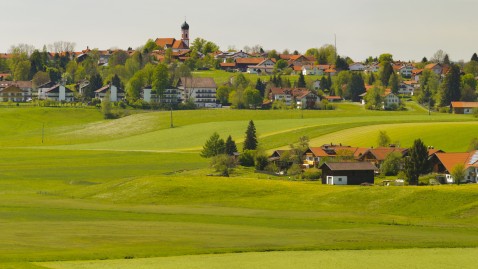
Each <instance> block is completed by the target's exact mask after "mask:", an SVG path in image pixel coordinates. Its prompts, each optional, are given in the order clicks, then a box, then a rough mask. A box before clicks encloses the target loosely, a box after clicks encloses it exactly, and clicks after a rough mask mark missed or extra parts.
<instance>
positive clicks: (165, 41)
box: [154, 38, 176, 48]
mask: <svg viewBox="0 0 478 269" xmlns="http://www.w3.org/2000/svg"><path fill="white" fill-rule="evenodd" d="M175 40H176V39H175V38H156V40H155V41H154V42H155V43H156V45H158V46H159V47H161V48H164V47H165V46H167V47H171V46H173V44H174V41H175Z"/></svg>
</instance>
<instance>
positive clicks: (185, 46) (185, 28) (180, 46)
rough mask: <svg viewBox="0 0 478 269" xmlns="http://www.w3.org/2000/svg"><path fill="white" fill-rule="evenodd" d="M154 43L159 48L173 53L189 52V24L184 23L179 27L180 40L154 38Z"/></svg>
mask: <svg viewBox="0 0 478 269" xmlns="http://www.w3.org/2000/svg"><path fill="white" fill-rule="evenodd" d="M154 42H155V43H156V44H157V45H158V46H159V47H161V48H164V49H169V48H171V49H172V50H173V52H183V51H186V50H189V24H188V23H187V22H186V21H184V23H183V24H182V25H181V40H177V39H175V38H156V40H155V41H154Z"/></svg>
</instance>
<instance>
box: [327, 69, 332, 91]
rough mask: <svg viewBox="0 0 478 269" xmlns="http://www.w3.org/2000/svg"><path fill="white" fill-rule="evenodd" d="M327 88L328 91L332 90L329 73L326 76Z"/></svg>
mask: <svg viewBox="0 0 478 269" xmlns="http://www.w3.org/2000/svg"><path fill="white" fill-rule="evenodd" d="M327 87H328V89H329V90H330V89H332V77H331V76H330V73H329V75H328V76H327Z"/></svg>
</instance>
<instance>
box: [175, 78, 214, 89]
mask: <svg viewBox="0 0 478 269" xmlns="http://www.w3.org/2000/svg"><path fill="white" fill-rule="evenodd" d="M180 84H181V85H183V86H186V88H216V87H217V86H216V82H214V79H212V78H184V77H183V78H181V82H180Z"/></svg>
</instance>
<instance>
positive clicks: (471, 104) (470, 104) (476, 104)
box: [451, 102, 478, 108]
mask: <svg viewBox="0 0 478 269" xmlns="http://www.w3.org/2000/svg"><path fill="white" fill-rule="evenodd" d="M451 106H452V107H453V108H467V107H478V102H451Z"/></svg>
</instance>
